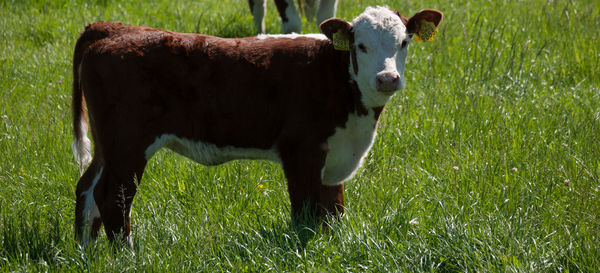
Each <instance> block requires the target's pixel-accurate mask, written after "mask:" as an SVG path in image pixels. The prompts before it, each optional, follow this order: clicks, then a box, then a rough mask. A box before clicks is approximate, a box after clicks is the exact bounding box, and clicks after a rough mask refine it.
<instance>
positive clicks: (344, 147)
mask: <svg viewBox="0 0 600 273" xmlns="http://www.w3.org/2000/svg"><path fill="white" fill-rule="evenodd" d="M376 125H377V120H376V119H375V118H374V113H373V110H369V112H368V114H367V115H360V116H359V115H356V114H355V113H352V114H350V115H349V116H348V120H347V121H346V124H345V126H344V127H338V128H336V130H335V133H334V134H333V135H332V136H330V137H329V138H328V139H327V145H328V147H329V152H328V153H327V158H326V160H325V166H324V167H323V169H322V170H321V179H322V184H324V185H330V186H332V185H338V184H341V183H343V182H345V181H346V180H348V179H350V178H352V176H354V174H355V173H356V171H357V170H358V169H359V168H360V167H361V165H362V162H363V160H364V158H365V157H366V155H367V154H368V152H369V150H370V149H371V146H372V145H373V140H374V139H375V136H376Z"/></svg>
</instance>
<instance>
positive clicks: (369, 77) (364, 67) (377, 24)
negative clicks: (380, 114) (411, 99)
mask: <svg viewBox="0 0 600 273" xmlns="http://www.w3.org/2000/svg"><path fill="white" fill-rule="evenodd" d="M352 31H353V34H354V43H353V47H354V52H355V53H356V62H357V63H356V65H357V68H358V69H357V70H356V71H357V72H358V73H357V74H355V73H353V70H354V67H351V68H350V73H351V75H352V77H353V79H354V80H355V81H356V83H357V84H358V86H359V87H360V90H361V91H362V93H363V96H364V97H363V102H364V103H365V104H366V106H372V107H374V106H381V105H384V104H385V103H386V102H387V101H388V99H389V98H390V96H391V95H392V94H394V92H395V91H396V90H399V89H402V88H403V87H404V77H403V74H404V63H405V61H406V55H407V53H408V50H407V48H408V43H409V42H410V38H409V37H408V33H407V32H406V26H404V23H403V22H402V20H401V19H400V17H399V16H398V15H397V14H396V13H394V12H392V11H391V10H389V9H387V8H382V7H378V8H370V7H369V8H367V10H366V11H365V12H363V13H362V14H361V15H360V16H358V17H357V18H356V19H354V21H352ZM353 65H354V64H352V62H351V66H353Z"/></svg>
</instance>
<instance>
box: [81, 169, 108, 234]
mask: <svg viewBox="0 0 600 273" xmlns="http://www.w3.org/2000/svg"><path fill="white" fill-rule="evenodd" d="M103 170H104V167H101V168H100V171H98V174H96V176H95V177H94V179H93V180H92V185H90V187H89V188H88V190H87V191H84V192H82V193H81V195H83V196H84V206H83V211H82V214H83V227H82V228H83V232H82V236H81V242H80V244H81V245H87V243H88V242H89V241H90V231H91V230H92V226H93V225H94V219H96V218H100V211H99V210H98V205H96V200H95V199H94V189H95V188H96V184H98V180H100V177H101V176H102V171H103Z"/></svg>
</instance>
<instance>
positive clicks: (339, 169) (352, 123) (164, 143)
mask: <svg viewBox="0 0 600 273" xmlns="http://www.w3.org/2000/svg"><path fill="white" fill-rule="evenodd" d="M372 112H373V111H372V110H371V111H369V113H368V114H367V115H364V116H357V115H356V114H354V113H352V114H350V115H349V116H348V120H347V121H346V124H345V126H344V127H338V128H336V130H335V133H334V134H333V135H332V136H330V137H329V138H328V139H327V145H328V148H329V151H328V153H327V158H326V160H325V166H324V167H323V169H322V170H321V179H322V184H323V185H330V186H333V185H339V184H341V183H344V182H345V181H347V180H348V179H350V178H352V176H354V174H355V173H356V171H357V170H358V169H359V168H360V167H361V165H362V162H363V160H364V158H365V156H366V155H367V153H368V152H369V150H370V149H371V146H372V145H373V140H374V139H375V135H376V131H375V125H376V120H375V119H374V118H373V113H372ZM162 147H167V148H169V149H171V150H173V151H175V152H177V153H179V154H181V155H183V156H185V157H187V158H189V159H191V160H194V161H196V162H198V163H200V164H203V165H207V166H213V165H219V164H221V163H225V162H227V161H230V160H235V159H264V160H270V161H273V162H277V163H281V160H280V158H279V155H278V154H277V151H276V150H275V149H274V148H272V149H268V150H265V149H256V148H239V147H234V146H224V147H219V146H217V145H215V144H212V143H205V142H202V141H192V140H189V139H186V138H180V137H177V136H175V135H173V134H164V135H161V136H159V137H157V138H156V141H155V142H154V143H153V144H152V145H150V146H148V148H147V149H146V154H145V155H146V159H147V160H149V159H150V158H151V157H152V155H154V153H156V152H157V151H158V150H159V149H160V148H162Z"/></svg>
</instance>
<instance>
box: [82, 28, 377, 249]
mask: <svg viewBox="0 0 600 273" xmlns="http://www.w3.org/2000/svg"><path fill="white" fill-rule="evenodd" d="M348 54H349V52H348V51H336V50H334V48H333V46H332V44H331V42H330V41H329V40H326V39H315V38H307V37H297V38H294V39H290V38H264V39H258V38H257V37H248V38H239V39H223V38H217V37H213V36H206V35H198V34H184V33H173V32H168V31H163V30H156V29H151V28H146V27H133V26H125V25H121V24H117V23H95V24H91V25H89V26H87V27H86V29H85V30H84V32H83V33H82V34H81V36H80V38H79V40H78V41H77V45H76V48H75V56H74V68H73V70H74V71H73V72H74V86H73V115H74V133H75V137H76V139H77V138H80V137H81V136H80V134H81V130H80V129H81V128H80V126H82V125H81V124H80V122H79V120H80V119H81V117H82V115H84V112H83V109H84V108H85V107H84V106H83V105H87V110H88V117H89V124H90V128H91V133H92V136H93V139H94V158H93V160H92V162H91V164H90V166H89V167H88V169H87V170H86V172H85V173H84V174H83V176H82V177H81V179H80V180H79V183H78V185H77V191H76V194H77V204H76V213H75V216H76V235H77V237H79V238H81V236H82V233H83V232H84V228H83V227H84V226H85V223H84V221H85V219H84V218H85V216H84V215H83V214H84V211H83V210H84V207H85V200H84V196H85V194H84V193H85V192H87V191H88V190H89V189H90V186H91V185H92V184H93V183H94V181H95V188H93V189H92V190H93V197H94V200H95V203H96V205H97V206H98V210H99V213H100V217H96V218H95V219H94V220H93V224H92V225H91V227H90V228H91V229H92V230H91V234H92V236H95V235H96V234H97V230H98V228H99V227H100V223H103V224H104V226H105V229H106V231H107V235H108V236H109V238H110V239H114V238H115V236H117V235H118V234H122V235H124V236H128V235H129V232H130V224H129V221H130V220H129V211H130V209H131V202H132V200H133V196H134V195H135V192H136V183H137V182H139V181H140V179H141V178H142V174H143V171H144V167H145V165H146V162H147V160H148V159H147V158H146V151H147V149H148V147H149V146H150V145H152V144H153V143H154V142H155V141H156V140H157V138H159V137H160V136H162V135H165V134H170V135H175V136H177V137H178V138H182V139H187V140H190V141H194V142H202V143H208V144H214V145H216V146H217V147H237V148H251V149H259V150H274V151H275V152H276V154H277V156H278V159H279V160H280V161H281V164H282V166H283V169H284V172H285V175H286V178H287V180H288V190H289V195H290V199H291V208H292V214H293V215H297V214H298V213H299V212H300V210H301V209H302V208H303V206H308V209H309V210H310V211H311V212H312V213H316V214H319V215H324V214H325V213H326V212H330V213H340V212H342V211H343V207H342V205H343V186H342V185H341V184H340V185H337V186H325V185H322V184H321V170H322V169H323V166H324V164H325V159H326V155H327V152H328V144H327V138H328V137H330V136H331V135H333V134H334V133H335V130H336V128H340V127H343V126H344V124H345V123H346V120H347V119H348V115H349V114H350V113H356V114H358V115H366V114H367V113H368V111H367V110H366V109H365V107H364V105H363V104H362V102H361V95H360V92H359V90H358V88H357V86H356V84H355V83H354V82H353V81H351V79H350V76H349V72H348V70H349V69H348V66H349V63H348V62H349V61H348V60H349V59H350V58H349V55H348ZM374 112H375V114H374V116H373V118H374V119H378V115H379V113H380V112H381V109H376V111H374ZM372 113H373V112H372ZM219 163H222V162H221V161H218V162H210V163H207V165H213V164H219Z"/></svg>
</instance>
